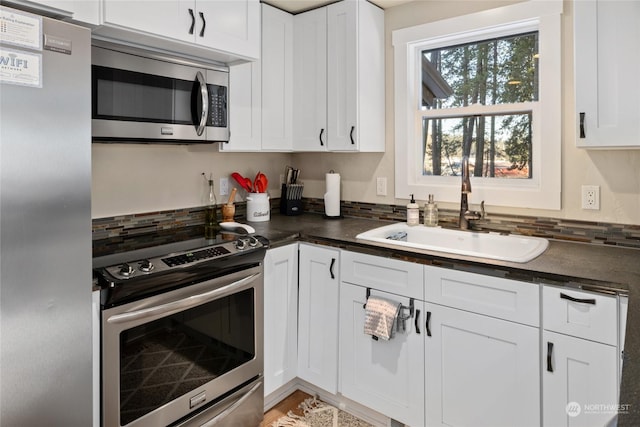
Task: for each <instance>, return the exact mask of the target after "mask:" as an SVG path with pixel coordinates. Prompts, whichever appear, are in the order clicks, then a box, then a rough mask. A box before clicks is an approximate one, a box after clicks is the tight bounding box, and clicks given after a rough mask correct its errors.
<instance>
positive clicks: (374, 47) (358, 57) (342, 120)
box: [327, 0, 385, 152]
mask: <svg viewBox="0 0 640 427" xmlns="http://www.w3.org/2000/svg"><path fill="white" fill-rule="evenodd" d="M327 13H328V15H327V28H328V31H327V82H328V83H327V89H328V91H327V116H328V133H329V149H330V150H331V151H375V152H383V151H384V129H385V128H384V12H383V11H382V10H381V9H379V8H378V7H376V6H375V5H373V4H371V3H369V2H367V1H364V0H345V1H342V2H338V3H334V4H331V5H329V6H328V7H327Z"/></svg>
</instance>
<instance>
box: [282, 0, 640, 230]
mask: <svg viewBox="0 0 640 427" xmlns="http://www.w3.org/2000/svg"><path fill="white" fill-rule="evenodd" d="M515 2H516V1H481V0H477V1H476V0H473V1H461V0H456V1H450V0H418V1H414V2H412V3H407V4H403V5H399V6H395V7H392V8H389V9H387V10H386V11H385V33H386V35H385V39H386V70H385V71H386V76H387V77H386V103H387V111H386V141H387V144H386V153H384V155H382V154H378V155H369V154H367V155H356V154H317V155H309V154H295V155H294V156H293V162H294V163H295V166H296V167H300V168H301V169H302V170H303V174H304V181H305V195H307V196H311V197H322V194H323V192H324V181H323V180H324V173H325V172H327V171H329V170H330V169H333V170H335V171H336V172H339V173H340V174H341V175H342V181H343V186H342V198H343V199H344V200H350V201H362V202H371V203H386V204H400V205H404V204H406V203H407V200H406V199H404V198H399V199H396V198H394V195H393V188H394V185H393V183H394V128H393V122H394V120H393V117H394V112H393V99H394V93H393V47H392V45H391V32H392V31H393V30H396V29H399V28H405V27H410V26H414V25H418V24H423V23H426V22H431V21H436V20H439V19H444V18H450V17H452V16H456V15H461V14H467V13H473V12H477V11H479V10H483V9H489V8H492V7H497V6H503V5H507V4H510V3H515ZM572 32H573V14H572V4H571V2H570V1H565V2H564V15H563V40H562V49H563V51H564V61H563V94H562V96H563V117H564V123H565V124H564V128H563V150H562V210H560V211H548V210H535V209H509V208H497V207H492V206H490V201H487V209H488V212H489V213H491V212H500V213H511V214H517V215H531V216H546V217H553V218H567V219H577V220H585V221H599V222H612V223H622V224H640V173H639V172H638V171H639V170H640V150H622V151H585V150H581V149H577V148H575V143H574V141H575V130H574V129H573V121H572V120H571V118H573V117H575V108H574V102H573V93H574V91H573V71H574V70H573V65H572V52H573V37H572ZM375 177H387V181H388V185H387V187H388V196H387V197H381V196H376V183H375ZM583 184H588V185H599V186H600V190H601V200H600V204H601V210H599V211H585V210H582V209H581V207H580V187H581V185H583ZM419 196H420V197H421V198H425V197H426V194H425V195H419ZM472 202H473V203H477V202H479V201H474V200H473V199H472ZM442 207H444V208H450V209H453V208H456V206H455V205H453V204H444V203H443V204H442Z"/></svg>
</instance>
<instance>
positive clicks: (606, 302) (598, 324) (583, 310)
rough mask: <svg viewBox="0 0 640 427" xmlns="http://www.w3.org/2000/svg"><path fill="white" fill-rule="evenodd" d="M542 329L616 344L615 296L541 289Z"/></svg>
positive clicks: (570, 290)
mask: <svg viewBox="0 0 640 427" xmlns="http://www.w3.org/2000/svg"><path fill="white" fill-rule="evenodd" d="M542 295H543V304H544V310H543V326H544V329H546V330H549V331H554V332H559V333H561V334H567V335H572V336H575V337H579V338H584V339H588V340H592V341H598V342H602V343H605V344H610V345H617V341H618V337H617V333H618V325H617V322H618V316H617V299H616V297H615V296H609V295H602V294H596V293H592V292H585V291H578V290H574V289H567V288H557V287H553V286H544V289H543V291H542Z"/></svg>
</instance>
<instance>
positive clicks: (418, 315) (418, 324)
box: [415, 310, 420, 334]
mask: <svg viewBox="0 0 640 427" xmlns="http://www.w3.org/2000/svg"><path fill="white" fill-rule="evenodd" d="M419 318H420V310H416V323H415V325H416V333H418V334H419V333H420V322H419V321H418V319H419Z"/></svg>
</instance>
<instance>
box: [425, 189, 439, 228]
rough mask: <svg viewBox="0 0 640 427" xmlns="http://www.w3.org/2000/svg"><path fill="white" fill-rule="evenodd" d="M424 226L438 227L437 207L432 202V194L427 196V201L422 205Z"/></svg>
mask: <svg viewBox="0 0 640 427" xmlns="http://www.w3.org/2000/svg"><path fill="white" fill-rule="evenodd" d="M424 225H426V226H427V227H437V226H438V205H436V204H435V202H434V201H433V194H429V201H428V202H427V203H425V204H424Z"/></svg>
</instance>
